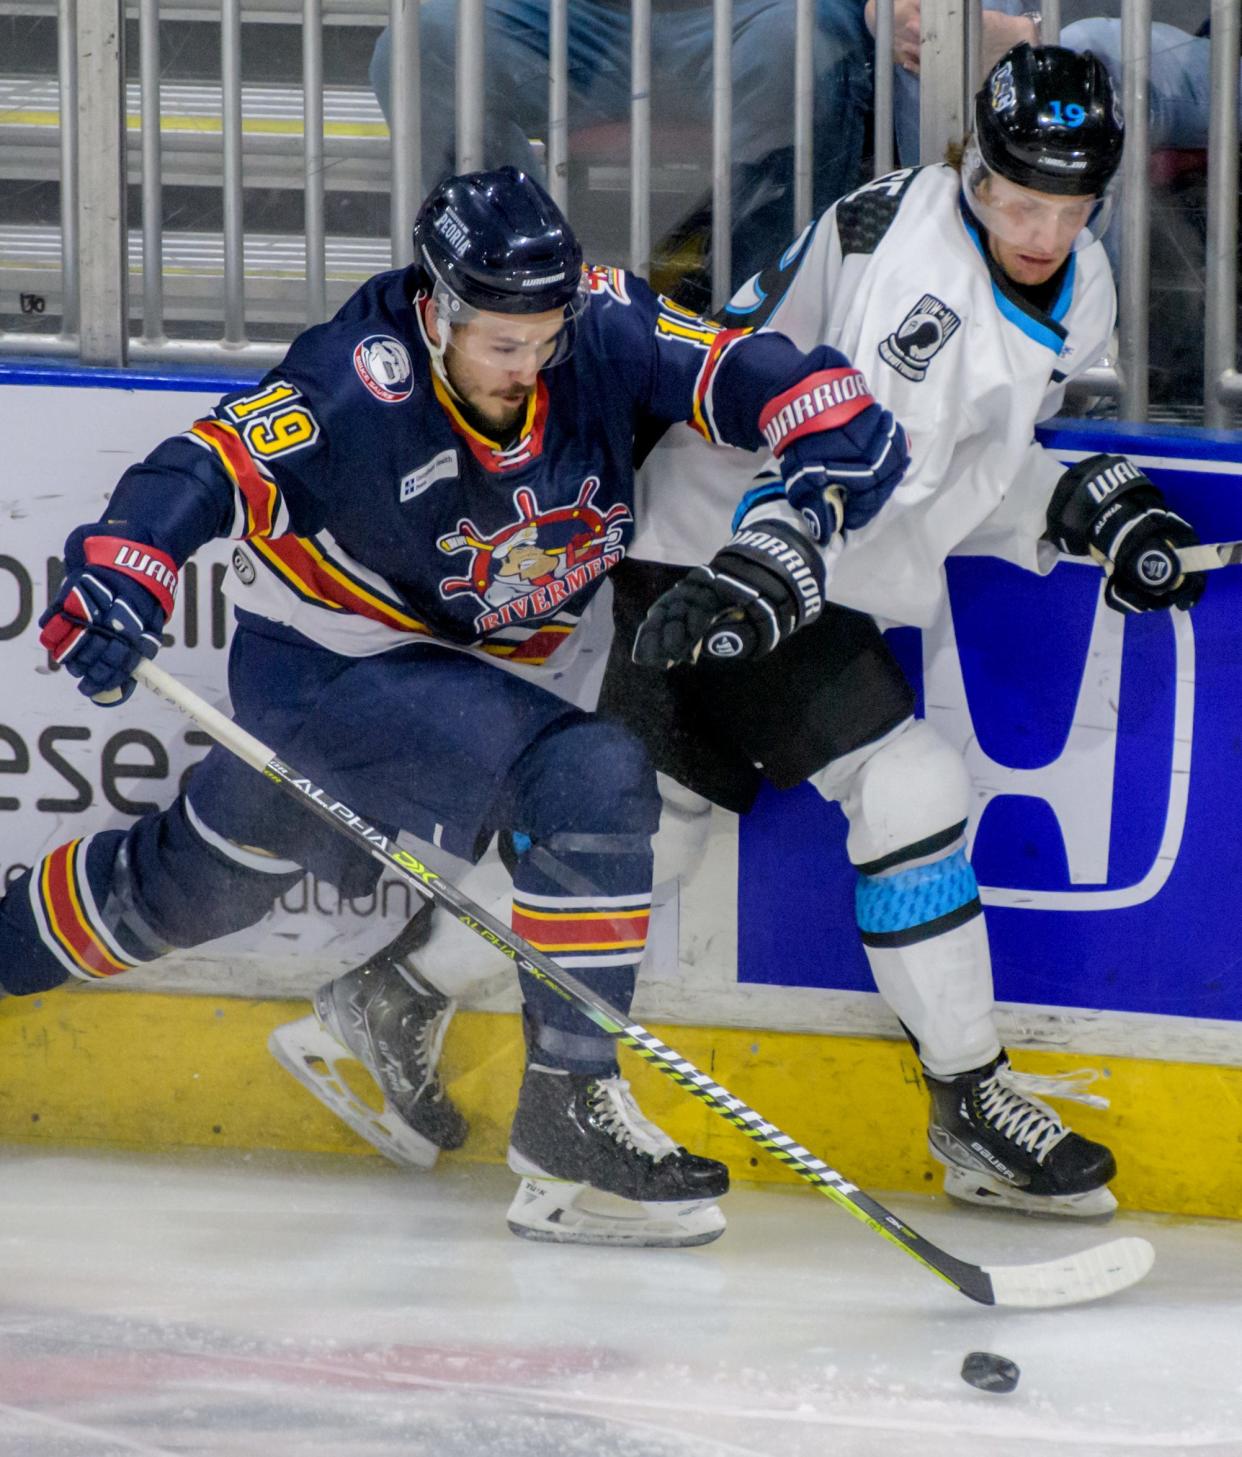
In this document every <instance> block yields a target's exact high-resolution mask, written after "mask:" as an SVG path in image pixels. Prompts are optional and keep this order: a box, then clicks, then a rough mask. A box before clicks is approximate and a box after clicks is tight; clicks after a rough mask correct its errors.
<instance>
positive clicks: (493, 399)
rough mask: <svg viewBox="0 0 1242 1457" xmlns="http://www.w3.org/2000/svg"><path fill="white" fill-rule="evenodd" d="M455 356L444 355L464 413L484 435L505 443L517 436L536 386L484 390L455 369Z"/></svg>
mask: <svg viewBox="0 0 1242 1457" xmlns="http://www.w3.org/2000/svg"><path fill="white" fill-rule="evenodd" d="M455 365H456V361H455V360H453V358H452V353H451V351H450V353H448V354H447V355H446V356H445V367H446V370H447V373H448V378H449V383H450V384H451V385H452V387H453V392H454V394H456V396H457V399H458V402H459V406H460V408H461V411H462V414H463V415H465V417H466V419H467V420H468V421H469V422H470V424H471V425H472V426H473V427H474V428H475V429H476V430H478V431H479V432H480V433H481V434H483V435H487V436H490V437H491V438H492V439H501V440H504V439H505V438H506V437H508V436H510V435H512V434H514V433H515V432H516V431H517V429H518V428H519V426H520V425H521V423H522V421H523V419H524V418H525V416H526V411H527V408H528V407H529V405H530V397H531V395H532V394H533V393H534V386H531V387H529V388H527V387H526V386H517V385H514V386H512V387H511V388H509V389H501V390H484V389H482V388H481V387H480V386H479V385H478V384H477V383H476V382H475V381H473V380H471V379H470V378H469V377H468V376H467V377H466V378H461V377H460V376H461V374H462V373H463V371H462V370H460V368H459V367H455Z"/></svg>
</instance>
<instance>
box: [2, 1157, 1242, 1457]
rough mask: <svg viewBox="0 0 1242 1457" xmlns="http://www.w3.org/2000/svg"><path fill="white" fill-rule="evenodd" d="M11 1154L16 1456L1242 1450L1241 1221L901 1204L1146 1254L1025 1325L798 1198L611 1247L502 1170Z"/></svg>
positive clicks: (1056, 1241)
mask: <svg viewBox="0 0 1242 1457" xmlns="http://www.w3.org/2000/svg"><path fill="white" fill-rule="evenodd" d="M0 1159H2V1173H0V1191H2V1192H0V1457H122V1454H133V1453H140V1454H146V1457H153V1454H178V1457H186V1454H198V1453H203V1454H216V1453H228V1454H231V1457H302V1454H315V1457H393V1454H397V1453H400V1454H402V1457H778V1454H779V1457H812V1454H814V1457H872V1454H877V1457H878V1454H883V1457H897V1454H911V1457H985V1454H986V1457H1019V1454H1021V1457H1028V1454H1029V1457H1035V1454H1038V1457H1061V1454H1068V1457H1089V1454H1108V1457H1119V1454H1120V1457H1124V1454H1130V1453H1134V1454H1148V1453H1170V1454H1172V1453H1177V1454H1182V1453H1185V1454H1191V1453H1194V1454H1220V1457H1226V1454H1228V1457H1240V1454H1242V1361H1240V1359H1239V1357H1240V1355H1242V1225H1232V1224H1223V1223H1213V1222H1210V1221H1202V1222H1195V1221H1188V1220H1161V1219H1152V1218H1135V1217H1120V1218H1118V1219H1116V1220H1114V1221H1113V1223H1112V1224H1111V1225H1110V1226H1108V1227H1107V1230H1103V1229H1098V1228H1090V1227H1085V1226H1082V1225H1078V1226H1068V1225H1063V1224H1053V1223H1047V1222H1041V1221H1033V1220H1024V1219H1021V1218H1019V1217H1005V1216H1002V1215H998V1214H993V1213H990V1212H986V1213H985V1212H982V1211H981V1212H978V1213H975V1212H970V1211H965V1212H964V1211H960V1210H956V1209H952V1208H950V1207H948V1206H946V1205H945V1204H944V1203H943V1202H942V1201H938V1200H930V1199H925V1200H924V1199H906V1198H899V1197H894V1198H892V1199H890V1200H888V1201H887V1202H889V1203H890V1204H891V1205H892V1207H893V1208H894V1209H895V1210H896V1211H897V1212H899V1213H900V1214H901V1215H902V1216H903V1217H905V1218H906V1219H908V1220H909V1221H910V1222H911V1223H912V1224H913V1225H914V1226H915V1227H916V1228H917V1229H919V1230H920V1231H921V1232H923V1233H925V1234H926V1235H927V1236H928V1237H929V1238H931V1239H933V1240H935V1241H936V1242H937V1243H938V1244H941V1245H943V1246H944V1247H945V1248H947V1249H950V1250H952V1251H953V1252H954V1253H955V1254H959V1255H962V1256H963V1257H965V1258H968V1259H971V1260H974V1261H977V1262H980V1263H986V1262H997V1261H1019V1260H1028V1259H1031V1260H1034V1259H1047V1258H1051V1257H1052V1256H1054V1255H1057V1254H1063V1253H1065V1252H1067V1251H1070V1250H1074V1249H1079V1248H1083V1247H1085V1246H1086V1245H1088V1244H1091V1243H1094V1242H1096V1241H1097V1240H1099V1239H1102V1238H1106V1237H1108V1236H1110V1235H1113V1234H1125V1233H1130V1234H1136V1233H1137V1234H1142V1235H1144V1236H1145V1237H1146V1238H1148V1239H1150V1240H1152V1242H1153V1243H1154V1244H1155V1246H1156V1249H1157V1262H1156V1268H1155V1270H1154V1271H1153V1273H1152V1274H1151V1275H1150V1276H1148V1278H1147V1279H1146V1280H1145V1281H1144V1282H1143V1283H1142V1284H1140V1285H1138V1286H1137V1287H1135V1288H1134V1289H1133V1290H1130V1291H1128V1292H1126V1293H1125V1294H1123V1295H1120V1296H1117V1297H1114V1298H1113V1299H1112V1300H1110V1301H1107V1302H1104V1303H1102V1304H1098V1305H1092V1306H1084V1307H1079V1308H1075V1309H1069V1310H1052V1311H1034V1312H1023V1311H1012V1312H1011V1311H1003V1312H1002V1311H996V1310H992V1309H987V1308H984V1307H981V1306H977V1305H974V1304H972V1303H971V1302H970V1301H968V1300H966V1299H965V1298H964V1297H962V1296H961V1295H958V1294H957V1293H956V1292H954V1291H953V1290H952V1289H950V1288H949V1287H948V1286H945V1285H942V1284H941V1282H940V1281H938V1280H936V1279H935V1278H934V1277H932V1276H931V1275H929V1274H928V1273H927V1272H926V1271H925V1270H924V1269H922V1268H921V1267H920V1266H918V1265H917V1264H915V1263H914V1262H913V1261H912V1260H910V1259H908V1258H906V1257H905V1256H903V1255H902V1254H901V1253H900V1252H899V1251H897V1250H894V1249H893V1248H892V1247H890V1246H889V1245H888V1244H886V1243H885V1242H884V1241H882V1240H880V1239H878V1238H876V1237H875V1236H874V1235H872V1234H871V1233H869V1232H868V1231H867V1230H866V1229H865V1228H863V1227H862V1226H860V1225H857V1224H856V1223H855V1222H854V1221H852V1220H850V1219H849V1218H847V1217H846V1216H845V1215H843V1214H841V1213H840V1212H839V1211H837V1210H836V1209H834V1208H833V1207H832V1206H831V1205H830V1204H828V1203H827V1201H825V1200H823V1199H822V1198H820V1197H818V1196H817V1195H815V1194H814V1193H813V1192H811V1191H809V1190H807V1191H802V1190H797V1191H791V1190H785V1189H770V1188H741V1189H738V1190H735V1191H734V1193H732V1194H731V1195H730V1196H729V1199H728V1201H727V1205H726V1208H727V1211H728V1214H729V1218H730V1227H729V1230H728V1232H727V1233H726V1234H725V1236H724V1238H723V1239H722V1240H720V1241H719V1242H718V1243H716V1244H715V1245H710V1246H707V1247H705V1248H703V1249H697V1250H686V1251H668V1250H661V1251H637V1250H588V1249H574V1248H556V1247H550V1246H547V1245H535V1244H526V1243H523V1242H522V1241H519V1240H517V1239H514V1238H513V1237H512V1236H511V1235H510V1234H509V1233H508V1232H507V1230H506V1228H505V1224H504V1212H505V1208H506V1205H507V1204H508V1200H509V1197H510V1194H511V1192H512V1188H513V1181H512V1179H511V1177H510V1176H509V1175H508V1174H507V1173H505V1172H504V1171H503V1170H499V1169H494V1168H470V1167H466V1166H463V1165H460V1164H458V1165H455V1166H454V1167H452V1168H448V1169H444V1170H441V1171H439V1172H436V1173H434V1174H423V1175H414V1174H402V1173H399V1172H398V1171H397V1170H395V1169H394V1170H389V1169H387V1168H386V1167H382V1166H380V1165H378V1164H376V1163H373V1162H370V1161H367V1162H366V1163H362V1164H359V1163H355V1162H353V1161H345V1160H342V1161H331V1160H315V1161H299V1162H296V1163H295V1162H293V1161H290V1160H283V1159H277V1158H270V1159H269V1158H260V1157H259V1156H257V1155H256V1156H255V1157H254V1158H252V1159H240V1158H237V1157H232V1158H215V1159H205V1158H204V1159H198V1160H188V1159H186V1158H176V1159H173V1158H157V1157H149V1158H138V1157H122V1156H107V1155H102V1154H98V1153H81V1154H73V1155H65V1154H47V1153H42V1152H39V1153H31V1152H26V1151H20V1150H11V1149H10V1150H4V1151H3V1152H2V1153H0ZM970 1350H990V1351H995V1352H998V1353H1000V1354H1002V1355H1005V1356H1008V1357H1010V1358H1011V1359H1012V1360H1014V1361H1016V1362H1017V1363H1018V1365H1019V1366H1020V1367H1021V1368H1022V1378H1021V1382H1020V1384H1019V1386H1018V1389H1017V1391H1016V1392H1015V1393H1014V1394H1013V1395H1010V1396H990V1395H987V1394H985V1393H983V1392H979V1391H976V1390H974V1389H972V1388H971V1387H969V1386H967V1385H966V1384H965V1383H963V1381H962V1380H961V1378H960V1376H959V1374H958V1372H959V1369H960V1367H961V1363H962V1358H963V1356H964V1355H965V1353H966V1352H967V1351H970Z"/></svg>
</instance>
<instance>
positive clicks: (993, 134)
mask: <svg viewBox="0 0 1242 1457" xmlns="http://www.w3.org/2000/svg"><path fill="white" fill-rule="evenodd" d="M974 122H975V139H976V141H977V143H978V147H979V152H980V154H981V155H982V157H983V160H984V162H985V163H986V164H987V165H988V167H989V168H991V170H992V171H993V172H996V173H999V174H1000V176H1002V177H1007V178H1008V179H1009V180H1010V181H1011V182H1016V183H1017V184H1018V186H1019V187H1029V188H1032V189H1034V190H1035V191H1037V192H1049V193H1060V194H1065V195H1068V196H1076V197H1084V196H1095V197H1102V196H1103V195H1104V193H1105V191H1106V189H1107V187H1108V184H1109V183H1110V182H1111V181H1112V178H1113V175H1114V173H1115V172H1116V171H1117V168H1118V167H1119V166H1120V164H1121V151H1122V146H1123V144H1124V141H1125V125H1124V123H1123V121H1122V117H1121V108H1120V106H1119V105H1118V103H1117V98H1116V96H1115V94H1114V91H1113V83H1112V81H1111V80H1110V78H1109V74H1108V72H1107V71H1106V70H1105V68H1104V66H1103V65H1102V64H1101V62H1100V61H1099V60H1098V59H1097V58H1096V57H1095V56H1094V55H1092V53H1091V52H1090V51H1083V52H1079V51H1071V50H1067V49H1066V48H1065V47H1064V46H1039V47H1036V46H1030V45H1027V44H1025V43H1023V44H1022V45H1017V46H1014V47H1013V49H1012V50H1009V51H1007V52H1006V53H1005V54H1004V55H1003V56H1002V57H1001V58H1000V60H999V61H998V62H997V63H996V65H995V66H993V67H992V70H991V71H990V72H989V74H988V76H987V78H986V80H985V81H984V83H983V86H982V88H981V89H980V91H979V93H978V95H977V96H976V97H975V116H974Z"/></svg>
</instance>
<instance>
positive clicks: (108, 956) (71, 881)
mask: <svg viewBox="0 0 1242 1457" xmlns="http://www.w3.org/2000/svg"><path fill="white" fill-rule="evenodd" d="M81 847H82V840H81V838H78V839H76V840H72V841H71V842H70V843H69V844H68V845H67V846H66V847H65V857H64V870H65V884H66V887H67V889H68V892H69V902H70V905H71V906H72V908H73V915H74V919H75V920H76V921H77V928H78V930H80V931H81V932H82V933H83V935H85V936H86V937H87V938H88V939H89V940H90V942H91V945H92V946H94V947H95V948H96V950H97V952H98V954H99V959H100V960H101V961H102V962H103V963H104V965H105V966H110V967H113V968H114V969H115V971H118V972H121V971H129V970H130V968H131V963H130V962H126V961H118V960H117V959H116V957H115V956H113V955H112V953H111V952H110V951H109V950H108V948H107V947H106V946H105V945H104V944H103V942H102V941H100V939H99V937H98V936H97V935H96V934H95V932H94V930H93V929H92V927H91V924H90V922H89V921H88V920H87V918H86V912H85V911H84V910H83V909H82V899H81V897H80V896H79V895H78V855H79V853H80V851H81ZM55 859H56V856H55V852H53V854H51V855H49V856H48V857H47V859H46V860H44V862H43V870H42V872H41V874H40V876H39V884H40V889H41V891H42V896H43V909H44V912H45V914H46V915H47V919H48V925H49V926H51V928H52V931H53V933H54V935H55V937H56V940H57V941H58V942H59V944H60V947H61V949H62V950H63V951H67V952H68V953H69V955H70V956H71V957H72V958H73V960H74V961H75V962H76V964H77V965H78V966H79V967H80V968H81V970H82V971H83V972H84V973H85V974H86V975H87V976H89V977H92V978H94V979H95V980H99V979H101V978H104V977H106V976H108V975H109V973H108V972H106V971H100V969H99V968H98V967H97V966H91V965H89V964H88V963H87V962H85V961H84V960H83V959H82V957H81V955H80V954H79V953H78V951H77V949H76V948H75V946H74V945H73V942H72V941H71V940H70V938H69V933H68V930H67V928H66V927H65V925H64V924H63V923H62V922H61V920H60V919H59V917H58V916H57V914H56V906H55V900H54V895H53V889H52V880H51V869H52V865H53V863H54V861H55Z"/></svg>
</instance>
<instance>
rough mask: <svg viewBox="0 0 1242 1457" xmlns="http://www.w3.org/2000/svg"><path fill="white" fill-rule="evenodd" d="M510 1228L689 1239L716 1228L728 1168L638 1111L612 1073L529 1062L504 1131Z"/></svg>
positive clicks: (576, 1238)
mask: <svg viewBox="0 0 1242 1457" xmlns="http://www.w3.org/2000/svg"><path fill="white" fill-rule="evenodd" d="M509 1167H510V1168H511V1169H512V1170H513V1172H514V1173H515V1174H521V1175H523V1178H522V1183H521V1186H520V1187H519V1189H518V1192H517V1194H516V1196H515V1197H514V1200H513V1203H512V1204H511V1205H510V1206H509V1215H508V1219H509V1228H510V1229H511V1230H512V1231H513V1233H514V1234H518V1235H522V1236H523V1237H524V1238H526V1239H542V1240H552V1241H556V1242H557V1243H571V1244H628V1245H648V1246H651V1245H670V1246H676V1245H698V1244H707V1243H708V1242H709V1241H710V1240H714V1239H717V1238H719V1236H720V1235H721V1234H723V1233H724V1215H723V1214H721V1212H720V1210H719V1208H718V1207H717V1205H716V1202H715V1201H716V1200H717V1199H719V1198H720V1197H721V1196H722V1195H724V1194H726V1193H727V1192H728V1189H729V1171H728V1169H726V1168H725V1166H724V1165H723V1164H721V1163H717V1162H716V1161H715V1159H705V1158H699V1157H697V1156H696V1155H695V1154H692V1153H687V1152H686V1150H685V1149H684V1148H680V1147H678V1145H677V1144H675V1143H674V1142H673V1140H672V1139H671V1138H669V1137H668V1135H667V1134H666V1133H664V1132H663V1131H662V1130H661V1129H659V1128H657V1127H656V1125H655V1124H654V1123H651V1122H649V1121H648V1120H647V1119H646V1118H644V1117H643V1115H642V1113H641V1112H640V1110H639V1107H638V1104H637V1103H636V1102H635V1101H634V1097H633V1095H632V1094H631V1092H630V1085H629V1083H627V1082H626V1081H625V1079H624V1078H621V1077H591V1076H581V1075H575V1074H572V1073H564V1072H558V1071H556V1070H555V1069H551V1068H543V1067H540V1066H539V1065H538V1064H533V1065H531V1066H530V1067H528V1068H527V1070H526V1077H525V1079H524V1080H523V1083H522V1092H521V1096H520V1097H519V1099H518V1109H517V1115H516V1117H515V1118H514V1120H513V1128H512V1131H511V1133H510V1139H509Z"/></svg>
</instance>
